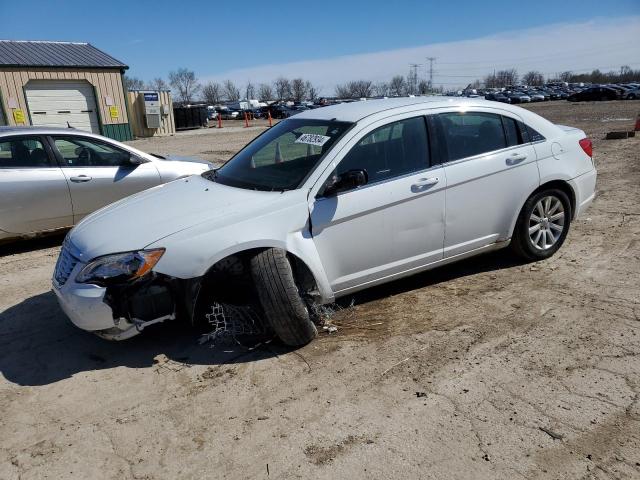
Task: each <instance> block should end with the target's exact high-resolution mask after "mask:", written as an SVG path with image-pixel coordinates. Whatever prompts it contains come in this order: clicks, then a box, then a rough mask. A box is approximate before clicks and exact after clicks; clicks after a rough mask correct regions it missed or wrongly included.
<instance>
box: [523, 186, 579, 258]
mask: <svg viewBox="0 0 640 480" xmlns="http://www.w3.org/2000/svg"><path fill="white" fill-rule="evenodd" d="M570 224H571V202H570V201H569V198H568V197H567V195H566V194H565V193H564V192H563V191H562V190H557V189H549V190H543V191H541V192H538V193H535V194H533V195H531V196H530V197H529V198H528V199H527V201H526V202H525V204H524V207H522V211H521V212H520V215H519V217H518V221H517V223H516V228H515V231H514V233H513V239H512V243H511V244H512V246H513V249H514V251H515V252H516V253H517V254H518V255H520V256H521V257H524V258H526V259H527V260H533V261H537V260H544V259H545V258H549V257H550V256H552V255H553V254H554V253H556V252H557V251H558V249H559V248H560V246H562V244H563V243H564V240H565V238H567V234H568V233H569V225H570Z"/></svg>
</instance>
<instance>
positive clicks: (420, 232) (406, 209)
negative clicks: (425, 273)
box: [310, 116, 446, 294]
mask: <svg viewBox="0 0 640 480" xmlns="http://www.w3.org/2000/svg"><path fill="white" fill-rule="evenodd" d="M372 128H373V129H371V128H370V129H368V131H367V132H366V133H365V132H363V133H362V134H360V135H358V136H357V137H356V138H355V139H354V140H352V141H351V142H350V145H349V146H348V147H350V149H348V150H347V153H346V155H344V157H343V158H342V159H341V160H339V163H338V164H337V167H336V168H335V169H334V170H333V171H332V172H331V173H330V174H329V175H328V177H327V178H326V179H325V180H324V182H325V183H324V185H329V184H331V183H332V182H333V181H334V179H335V178H339V176H340V175H343V174H344V173H345V172H349V171H354V170H364V171H366V173H367V176H368V182H367V183H366V184H365V185H363V186H360V187H358V188H354V189H351V190H347V191H341V192H339V193H337V194H331V195H329V194H327V195H325V194H324V193H323V192H324V191H326V188H321V189H320V192H319V194H318V195H317V196H316V198H315V199H313V201H312V203H311V205H310V209H311V232H312V236H313V241H314V242H315V245H316V248H317V251H318V253H319V255H320V258H321V260H322V264H323V266H324V269H325V272H326V274H327V276H328V278H329V281H330V283H331V286H332V289H333V291H334V292H335V293H336V294H340V293H347V292H348V291H349V290H353V289H355V288H356V287H358V286H360V285H365V284H369V283H371V282H375V281H377V280H380V279H383V278H386V277H389V276H393V275H396V274H399V273H402V272H405V271H407V270H411V269H415V268H419V267H421V266H424V265H426V264H429V263H432V262H435V261H437V260H440V259H441V258H442V243H443V235H444V188H445V185H446V179H445V176H444V170H443V169H442V167H440V166H438V165H433V164H432V163H431V156H430V149H429V142H428V136H427V129H426V122H425V118H424V117H423V116H418V117H412V118H406V119H403V120H398V121H395V122H391V123H389V121H388V120H387V121H386V122H379V123H378V124H376V125H374V126H373V127H372Z"/></svg>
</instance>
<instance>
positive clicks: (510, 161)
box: [507, 153, 527, 165]
mask: <svg viewBox="0 0 640 480" xmlns="http://www.w3.org/2000/svg"><path fill="white" fill-rule="evenodd" d="M526 159H527V155H526V154H525V153H512V154H511V155H509V156H508V157H507V165H516V164H517V163H520V162H522V161H523V160H526Z"/></svg>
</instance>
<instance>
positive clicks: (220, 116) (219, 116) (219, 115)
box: [218, 112, 222, 128]
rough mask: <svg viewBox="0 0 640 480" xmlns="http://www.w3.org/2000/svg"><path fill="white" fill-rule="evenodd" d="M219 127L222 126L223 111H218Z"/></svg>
mask: <svg viewBox="0 0 640 480" xmlns="http://www.w3.org/2000/svg"><path fill="white" fill-rule="evenodd" d="M218 128H222V113H220V112H218Z"/></svg>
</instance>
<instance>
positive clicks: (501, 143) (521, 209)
mask: <svg viewBox="0 0 640 480" xmlns="http://www.w3.org/2000/svg"><path fill="white" fill-rule="evenodd" d="M595 185H596V170H595V168H594V164H593V161H592V146H591V141H590V140H589V139H588V138H586V135H585V134H584V132H582V131H581V130H578V129H575V128H571V127H563V126H559V125H554V124H552V123H551V122H549V121H547V120H545V119H544V118H542V117H540V116H538V115H536V114H534V113H532V112H529V111H527V110H524V109H521V108H518V107H515V106H510V105H504V104H496V103H495V102H488V101H485V100H480V99H464V98H443V97H426V98H396V99H385V100H375V101H367V102H357V103H350V104H342V105H336V106H330V107H325V108H320V109H316V110H309V111H306V112H302V113H300V114H298V115H296V116H295V117H293V118H290V119H287V120H285V121H282V122H280V123H278V124H277V125H276V126H274V127H273V128H271V129H270V130H268V131H266V132H265V133H264V134H262V135H261V136H259V137H257V138H256V139H255V140H254V141H253V142H251V143H250V144H249V145H247V146H246V147H245V148H244V149H243V150H241V151H240V152H239V153H238V154H237V155H236V156H235V157H234V158H233V159H232V160H230V161H229V162H228V163H227V164H226V165H224V166H223V167H222V168H220V169H218V170H217V171H210V172H206V173H204V174H202V175H201V176H197V177H190V178H188V179H185V180H181V181H176V182H171V183H169V184H167V185H163V186H160V187H156V188H154V189H151V190H147V191H145V192H143V193H140V194H138V195H135V196H133V197H130V198H128V199H126V200H124V201H121V202H119V203H116V204H114V205H111V206H110V207H108V208H105V209H103V210H101V211H99V212H97V213H95V214H93V215H90V216H89V217H88V218H87V219H85V220H84V221H82V222H80V224H78V225H77V226H76V227H75V228H74V229H73V230H72V231H71V232H70V233H69V235H68V237H67V239H66V241H65V243H64V248H63V249H62V252H61V254H60V258H59V260H58V264H57V266H56V270H55V273H54V277H53V287H54V290H55V292H56V294H57V296H58V299H59V301H60V305H61V306H62V308H63V309H64V311H65V312H66V313H67V314H68V316H69V317H70V318H71V320H72V321H73V323H75V324H76V325H77V326H78V327H80V328H83V329H85V330H89V331H93V332H96V333H98V334H99V335H101V336H102V337H105V338H109V339H124V338H128V337H131V336H132V335H135V334H137V333H138V332H140V331H141V330H143V329H144V328H146V327H147V326H148V325H151V324H153V323H157V322H160V321H164V320H169V319H174V318H178V317H182V318H186V319H189V320H195V319H199V318H202V317H203V312H206V309H207V308H210V306H211V305H212V304H213V303H220V304H222V305H234V306H237V305H252V306H254V307H256V308H258V309H259V311H261V312H262V313H263V315H264V318H265V320H266V321H267V322H268V324H269V325H270V327H271V328H272V329H273V330H274V331H275V333H276V334H277V335H278V336H279V337H280V339H281V340H282V341H283V342H284V343H286V344H289V345H302V344H304V343H307V342H309V341H310V340H311V339H312V338H313V337H314V336H315V334H316V326H315V324H314V317H313V314H312V313H310V312H313V311H314V309H313V308H311V307H312V306H313V305H314V304H323V303H329V302H332V301H334V299H335V298H337V297H340V296H343V295H347V294H350V293H353V292H355V291H357V290H361V289H364V288H367V287H370V286H372V285H376V284H380V283H383V282H388V281H391V280H394V279H397V278H400V277H403V276H406V275H411V274H413V273H416V272H420V271H423V270H427V269H431V268H434V267H436V266H440V265H443V264H446V263H450V262H454V261H457V260H460V259H463V258H467V257H470V256H472V255H478V254H481V253H484V252H489V251H492V250H497V249H500V248H504V247H507V246H509V245H510V246H511V247H512V249H513V250H514V251H515V252H516V253H517V254H519V255H520V256H522V257H524V258H525V259H527V260H542V259H545V258H548V257H550V256H551V255H553V254H554V253H555V252H556V251H557V250H558V249H559V248H560V246H561V245H562V244H563V242H564V241H565V238H566V237H567V234H568V232H569V226H570V224H571V221H572V220H573V219H575V218H576V217H577V216H578V215H580V214H581V213H582V212H584V210H585V208H586V207H587V206H588V205H589V204H590V203H591V201H592V200H593V198H594V196H595Z"/></svg>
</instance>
